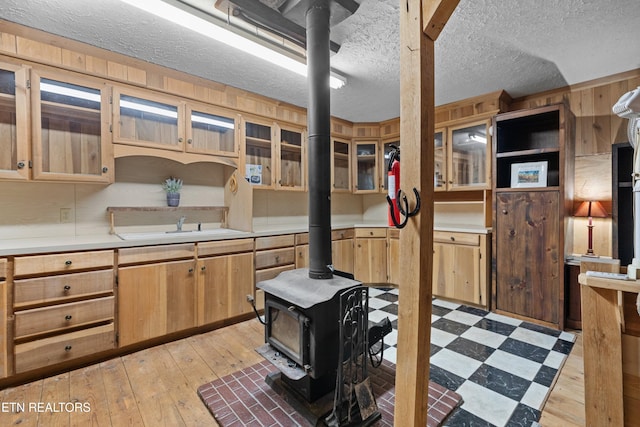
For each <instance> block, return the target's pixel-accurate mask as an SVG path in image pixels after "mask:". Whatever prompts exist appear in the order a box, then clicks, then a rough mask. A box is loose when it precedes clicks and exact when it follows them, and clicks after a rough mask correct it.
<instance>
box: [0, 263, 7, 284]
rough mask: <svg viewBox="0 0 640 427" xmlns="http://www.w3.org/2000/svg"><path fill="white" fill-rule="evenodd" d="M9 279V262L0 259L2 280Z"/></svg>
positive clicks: (0, 278) (0, 276)
mask: <svg viewBox="0 0 640 427" xmlns="http://www.w3.org/2000/svg"><path fill="white" fill-rule="evenodd" d="M6 277H7V260H6V259H4V258H2V259H0V280H2V279H5V278H6Z"/></svg>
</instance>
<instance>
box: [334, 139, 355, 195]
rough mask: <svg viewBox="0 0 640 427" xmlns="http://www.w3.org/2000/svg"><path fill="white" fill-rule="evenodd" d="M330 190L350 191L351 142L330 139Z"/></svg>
mask: <svg viewBox="0 0 640 427" xmlns="http://www.w3.org/2000/svg"><path fill="white" fill-rule="evenodd" d="M331 162H332V164H331V171H332V175H331V182H332V191H335V192H345V193H348V192H351V142H350V141H347V140H344V139H338V138H333V139H332V140H331Z"/></svg>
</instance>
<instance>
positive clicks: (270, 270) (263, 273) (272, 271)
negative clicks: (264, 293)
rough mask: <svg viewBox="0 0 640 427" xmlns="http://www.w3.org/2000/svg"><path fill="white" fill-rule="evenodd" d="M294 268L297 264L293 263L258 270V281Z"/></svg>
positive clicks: (271, 277)
mask: <svg viewBox="0 0 640 427" xmlns="http://www.w3.org/2000/svg"><path fill="white" fill-rule="evenodd" d="M294 268H295V266H293V265H285V266H282V267H274V268H267V269H265V270H260V271H256V283H258V282H262V281H263V280H270V279H273V278H275V277H276V276H277V275H278V274H280V273H282V272H283V271H288V270H293V269H294ZM262 302H264V298H263V299H262Z"/></svg>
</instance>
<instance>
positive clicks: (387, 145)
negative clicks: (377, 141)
mask: <svg viewBox="0 0 640 427" xmlns="http://www.w3.org/2000/svg"><path fill="white" fill-rule="evenodd" d="M393 146H395V147H398V148H400V141H399V140H398V139H394V140H393V141H387V142H383V143H382V156H383V159H382V160H383V161H382V191H383V192H385V193H386V192H387V191H389V173H388V172H389V161H390V160H391V152H392V151H393V150H394V148H393ZM396 191H397V189H396Z"/></svg>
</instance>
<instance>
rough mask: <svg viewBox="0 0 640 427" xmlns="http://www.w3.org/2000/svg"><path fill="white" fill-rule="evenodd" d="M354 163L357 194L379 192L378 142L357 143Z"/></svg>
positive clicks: (355, 190)
mask: <svg viewBox="0 0 640 427" xmlns="http://www.w3.org/2000/svg"><path fill="white" fill-rule="evenodd" d="M354 146H355V147H354V148H355V156H354V161H353V165H354V167H353V169H354V171H353V175H354V181H355V189H354V192H355V193H377V192H379V187H378V186H379V184H378V179H379V171H378V141H376V140H371V141H356V142H355V144H354Z"/></svg>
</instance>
